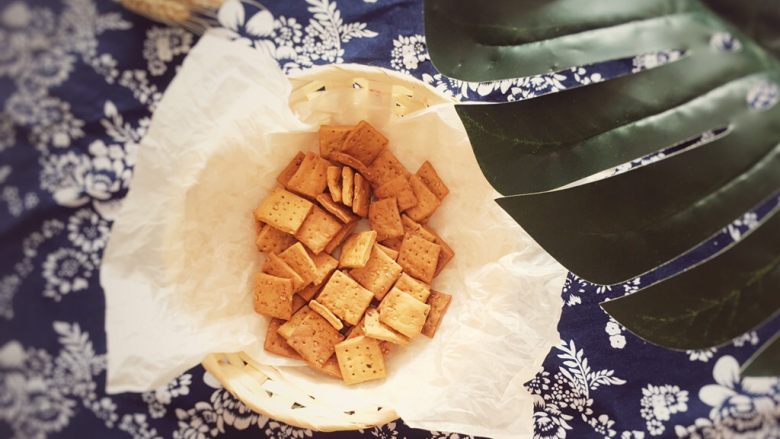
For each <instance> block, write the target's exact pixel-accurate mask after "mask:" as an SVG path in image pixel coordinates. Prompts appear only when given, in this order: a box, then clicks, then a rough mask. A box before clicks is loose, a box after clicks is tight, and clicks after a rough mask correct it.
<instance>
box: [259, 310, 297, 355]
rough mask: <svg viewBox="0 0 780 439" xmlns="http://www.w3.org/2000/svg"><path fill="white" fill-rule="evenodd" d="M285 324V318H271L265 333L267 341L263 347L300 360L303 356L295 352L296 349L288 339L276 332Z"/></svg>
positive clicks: (274, 352)
mask: <svg viewBox="0 0 780 439" xmlns="http://www.w3.org/2000/svg"><path fill="white" fill-rule="evenodd" d="M282 324H284V320H281V319H271V321H270V322H269V323H268V331H267V332H266V334H265V343H264V344H263V348H264V349H265V350H266V351H268V352H270V353H272V354H276V355H281V356H283V357H287V358H294V359H296V360H300V358H301V356H300V355H298V353H297V352H295V349H293V348H291V347H290V345H289V344H287V341H286V340H285V339H284V338H283V337H282V336H281V335H279V333H278V332H276V331H277V330H278V329H279V327H280V326H282Z"/></svg>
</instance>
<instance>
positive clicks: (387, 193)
mask: <svg viewBox="0 0 780 439" xmlns="http://www.w3.org/2000/svg"><path fill="white" fill-rule="evenodd" d="M374 195H375V196H376V197H377V198H389V197H395V198H396V199H398V209H399V210H401V211H402V212H403V211H404V210H407V209H410V208H412V207H414V206H416V205H417V196H416V195H414V190H413V189H412V185H411V184H410V183H409V178H408V177H406V176H405V175H399V176H398V177H395V178H393V179H392V180H388V181H387V182H386V183H384V184H382V185H381V186H379V187H377V188H376V189H374Z"/></svg>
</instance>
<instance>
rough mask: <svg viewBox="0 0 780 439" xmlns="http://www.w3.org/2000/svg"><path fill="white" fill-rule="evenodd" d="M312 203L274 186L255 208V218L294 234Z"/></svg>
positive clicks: (307, 213)
mask: <svg viewBox="0 0 780 439" xmlns="http://www.w3.org/2000/svg"><path fill="white" fill-rule="evenodd" d="M312 207H314V205H313V204H312V203H311V201H309V200H306V199H304V198H302V197H299V196H298V195H295V194H294V193H292V192H288V191H286V190H284V189H282V188H276V189H274V190H273V191H271V193H270V194H269V195H268V196H267V197H266V198H265V200H263V202H262V203H260V206H259V207H258V208H257V209H255V212H254V214H255V219H257V220H258V221H262V222H264V223H266V224H268V225H270V226H273V227H275V228H277V229H279V230H281V231H282V232H285V233H289V234H291V235H293V234H295V232H297V231H298V229H299V228H300V227H301V224H303V221H304V220H305V219H306V216H307V215H309V211H310V210H311V208H312Z"/></svg>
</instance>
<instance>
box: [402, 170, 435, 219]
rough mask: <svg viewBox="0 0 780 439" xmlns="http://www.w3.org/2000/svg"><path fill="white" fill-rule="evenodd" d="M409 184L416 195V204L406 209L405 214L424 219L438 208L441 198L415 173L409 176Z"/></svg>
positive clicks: (412, 217)
mask: <svg viewBox="0 0 780 439" xmlns="http://www.w3.org/2000/svg"><path fill="white" fill-rule="evenodd" d="M409 184H411V185H412V190H413V191H414V196H415V197H417V204H416V205H415V206H414V207H412V208H409V209H407V210H406V214H407V215H409V218H411V219H413V220H415V221H425V220H427V219H428V218H430V216H431V215H433V212H435V211H436V209H438V208H439V206H440V205H441V200H440V199H439V197H437V196H436V194H434V193H433V192H431V190H430V189H429V188H428V186H426V185H425V183H423V182H422V180H420V178H419V177H417V176H416V175H412V176H411V177H409Z"/></svg>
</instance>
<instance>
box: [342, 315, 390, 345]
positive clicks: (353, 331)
mask: <svg viewBox="0 0 780 439" xmlns="http://www.w3.org/2000/svg"><path fill="white" fill-rule="evenodd" d="M364 322H365V316H363V319H361V320H360V322H359V323H358V324H357V325H355V326H353V327H351V328H349V331H348V332H347V337H346V338H345V339H344V340H350V339H353V338H355V337H360V336H361V335H366V333H365V332H363V323H364ZM379 347H380V348H382V353H383V354H385V355H387V354H388V353H390V351H391V350H392V349H393V343H390V342H387V341H380V342H379Z"/></svg>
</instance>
